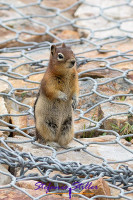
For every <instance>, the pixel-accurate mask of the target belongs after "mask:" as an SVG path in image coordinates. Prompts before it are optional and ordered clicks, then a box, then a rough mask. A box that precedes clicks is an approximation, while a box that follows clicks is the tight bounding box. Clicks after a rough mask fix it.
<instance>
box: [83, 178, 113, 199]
mask: <svg viewBox="0 0 133 200" xmlns="http://www.w3.org/2000/svg"><path fill="white" fill-rule="evenodd" d="M90 184H91V182H90V183H89V185H90ZM85 185H86V184H85ZM89 188H92V189H89ZM89 188H88V189H83V190H82V191H81V194H83V195H85V196H87V197H89V198H90V197H92V196H93V197H94V196H97V195H107V196H111V192H110V188H109V186H108V183H107V182H106V181H105V180H104V179H103V178H99V179H98V180H96V181H92V184H91V185H90V187H89ZM105 199H106V200H109V199H108V198H104V197H99V198H98V200H105ZM112 200H113V199H112Z"/></svg>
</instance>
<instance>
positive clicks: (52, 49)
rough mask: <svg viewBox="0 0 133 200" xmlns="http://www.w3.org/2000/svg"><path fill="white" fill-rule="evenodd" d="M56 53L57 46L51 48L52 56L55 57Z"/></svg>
mask: <svg viewBox="0 0 133 200" xmlns="http://www.w3.org/2000/svg"><path fill="white" fill-rule="evenodd" d="M55 51H56V46H55V45H52V46H51V54H52V55H53V54H54V53H55Z"/></svg>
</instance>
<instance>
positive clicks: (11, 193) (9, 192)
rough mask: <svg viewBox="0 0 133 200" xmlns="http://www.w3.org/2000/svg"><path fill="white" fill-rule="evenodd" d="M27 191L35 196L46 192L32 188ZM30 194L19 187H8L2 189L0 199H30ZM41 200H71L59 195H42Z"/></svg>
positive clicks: (74, 198) (74, 199) (76, 199)
mask: <svg viewBox="0 0 133 200" xmlns="http://www.w3.org/2000/svg"><path fill="white" fill-rule="evenodd" d="M25 190H26V192H27V193H29V194H30V195H31V196H32V197H33V198H35V197H36V198H37V197H39V196H41V195H43V194H45V193H44V191H43V190H31V189H25ZM29 198H30V197H29V196H28V195H26V194H24V193H23V192H21V191H20V190H18V189H15V188H13V187H12V188H8V189H0V200H8V199H13V200H18V199H21V200H29ZM78 199H79V198H77V197H73V200H78ZM41 200H69V198H67V197H61V196H59V195H54V194H52V195H48V196H46V197H42V198H41Z"/></svg>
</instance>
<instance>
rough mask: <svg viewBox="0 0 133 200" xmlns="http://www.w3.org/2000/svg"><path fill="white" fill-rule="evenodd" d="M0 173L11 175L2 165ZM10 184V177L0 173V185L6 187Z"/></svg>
mask: <svg viewBox="0 0 133 200" xmlns="http://www.w3.org/2000/svg"><path fill="white" fill-rule="evenodd" d="M0 171H2V172H5V173H7V174H9V175H11V174H10V172H9V171H8V170H7V167H5V166H4V165H3V164H0ZM10 182H11V178H10V176H7V175H4V174H2V173H0V185H7V184H9V183H10Z"/></svg>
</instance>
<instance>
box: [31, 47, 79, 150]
mask: <svg viewBox="0 0 133 200" xmlns="http://www.w3.org/2000/svg"><path fill="white" fill-rule="evenodd" d="M78 92H79V87H78V73H77V70H76V60H75V56H74V53H73V51H72V50H71V48H70V47H67V46H66V45H65V44H64V43H63V44H62V46H61V47H57V46H55V45H52V46H51V54H50V61H49V65H48V68H47V70H46V72H45V74H44V77H43V79H42V81H41V86H40V91H39V94H38V97H37V99H36V102H35V105H34V113H35V125H36V137H37V139H38V140H39V142H40V143H44V144H47V143H48V144H49V142H56V143H58V144H59V145H60V146H62V147H66V146H67V144H68V143H69V142H70V141H71V140H72V138H73V135H74V119H73V109H75V108H76V106H77V103H78Z"/></svg>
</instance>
